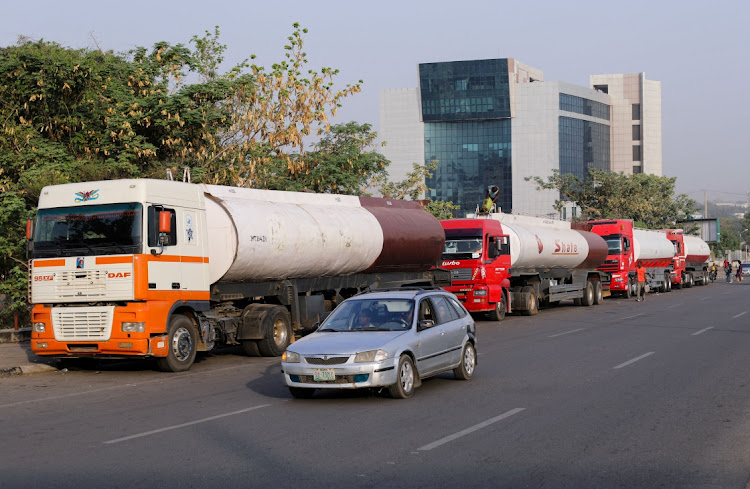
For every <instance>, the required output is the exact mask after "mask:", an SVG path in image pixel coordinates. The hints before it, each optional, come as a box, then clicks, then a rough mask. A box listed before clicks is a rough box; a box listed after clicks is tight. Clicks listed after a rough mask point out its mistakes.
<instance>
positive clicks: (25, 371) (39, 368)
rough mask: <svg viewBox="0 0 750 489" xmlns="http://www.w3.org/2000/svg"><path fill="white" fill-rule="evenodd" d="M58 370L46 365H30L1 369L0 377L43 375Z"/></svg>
mask: <svg viewBox="0 0 750 489" xmlns="http://www.w3.org/2000/svg"><path fill="white" fill-rule="evenodd" d="M57 370H58V369H57V368H55V367H53V366H52V365H47V364H46V363H28V364H25V365H21V366H19V367H11V368H4V369H0V377H12V376H14V375H30V374H41V373H45V372H57Z"/></svg>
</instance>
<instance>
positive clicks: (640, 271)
mask: <svg viewBox="0 0 750 489" xmlns="http://www.w3.org/2000/svg"><path fill="white" fill-rule="evenodd" d="M635 275H636V278H637V279H638V287H637V288H636V292H635V297H636V299H635V300H636V301H638V302H641V301H645V300H646V268H645V267H644V266H643V262H642V261H640V260H638V266H637V267H636V268H635Z"/></svg>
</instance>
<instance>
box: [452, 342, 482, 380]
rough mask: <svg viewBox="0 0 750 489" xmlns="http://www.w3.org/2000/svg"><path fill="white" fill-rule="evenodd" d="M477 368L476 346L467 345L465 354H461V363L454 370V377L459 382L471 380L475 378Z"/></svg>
mask: <svg viewBox="0 0 750 489" xmlns="http://www.w3.org/2000/svg"><path fill="white" fill-rule="evenodd" d="M476 366H477V352H476V350H475V349H474V345H472V344H471V343H466V344H465V345H464V350H463V352H461V363H460V364H459V365H458V367H456V368H454V369H453V375H455V376H456V378H457V379H459V380H469V379H471V378H472V377H473V376H474V369H475V368H476Z"/></svg>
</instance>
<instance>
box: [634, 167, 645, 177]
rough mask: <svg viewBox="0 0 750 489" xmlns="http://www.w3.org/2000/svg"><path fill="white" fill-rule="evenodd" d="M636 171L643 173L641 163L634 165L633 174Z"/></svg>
mask: <svg viewBox="0 0 750 489" xmlns="http://www.w3.org/2000/svg"><path fill="white" fill-rule="evenodd" d="M636 173H643V167H642V166H641V165H633V175H635V174H636Z"/></svg>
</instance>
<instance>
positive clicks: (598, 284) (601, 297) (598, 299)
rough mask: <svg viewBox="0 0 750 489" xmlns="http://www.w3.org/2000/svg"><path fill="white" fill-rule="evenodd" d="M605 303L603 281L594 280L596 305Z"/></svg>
mask: <svg viewBox="0 0 750 489" xmlns="http://www.w3.org/2000/svg"><path fill="white" fill-rule="evenodd" d="M603 302H604V295H603V294H602V282H601V280H594V304H595V305H597V306H598V305H599V304H601V303H603Z"/></svg>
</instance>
